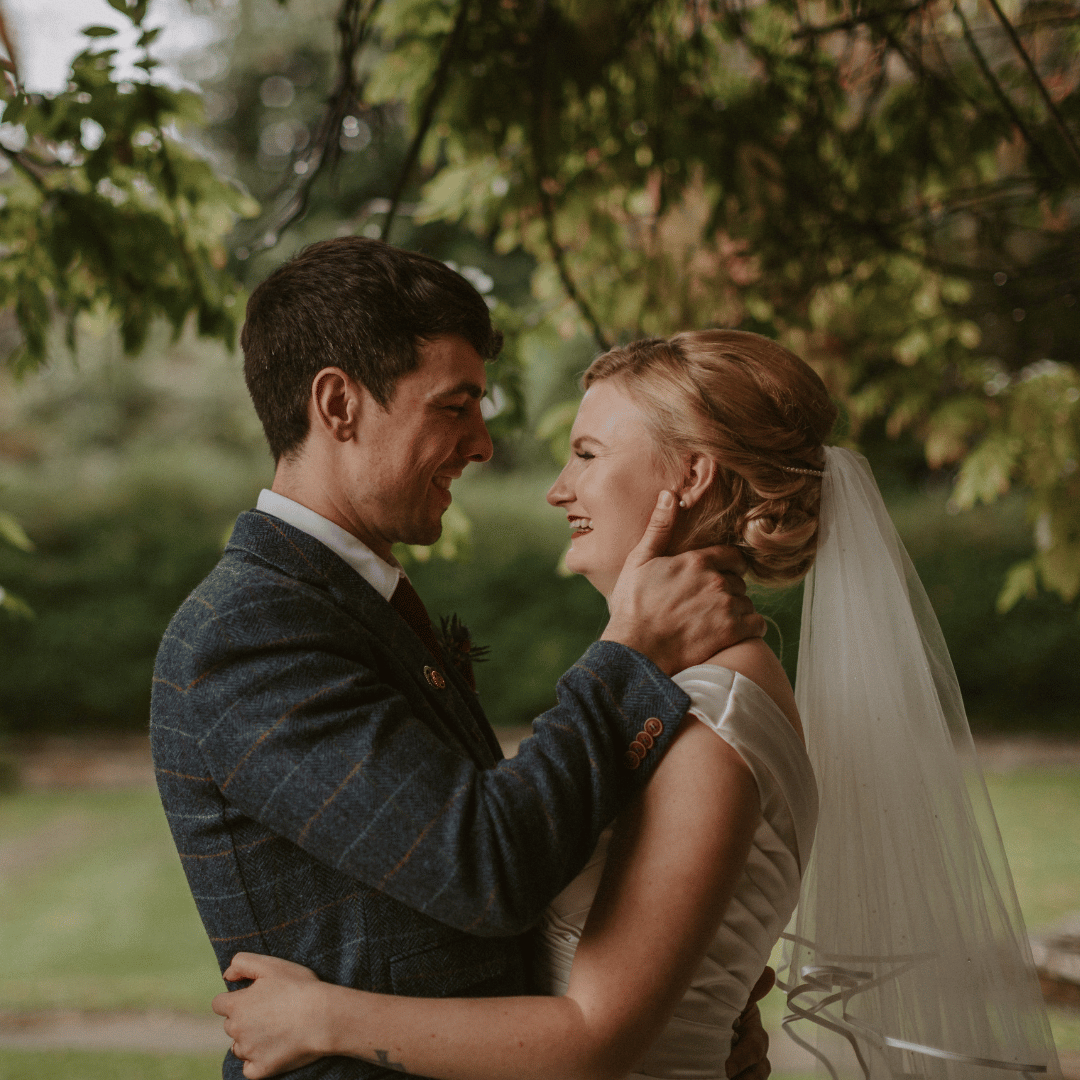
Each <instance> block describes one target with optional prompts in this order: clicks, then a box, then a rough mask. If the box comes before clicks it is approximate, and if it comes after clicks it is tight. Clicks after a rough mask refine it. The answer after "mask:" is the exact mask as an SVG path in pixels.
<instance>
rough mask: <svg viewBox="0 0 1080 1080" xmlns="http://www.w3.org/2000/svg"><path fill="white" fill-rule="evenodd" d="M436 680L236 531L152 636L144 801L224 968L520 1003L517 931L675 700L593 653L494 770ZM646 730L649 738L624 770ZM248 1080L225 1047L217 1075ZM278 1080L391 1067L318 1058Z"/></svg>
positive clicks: (248, 527) (312, 578) (350, 583)
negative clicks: (305, 973) (153, 774)
mask: <svg viewBox="0 0 1080 1080" xmlns="http://www.w3.org/2000/svg"><path fill="white" fill-rule="evenodd" d="M431 664H432V657H431V654H430V653H428V651H427V650H426V649H425V647H424V645H423V644H422V643H421V642H420V640H419V639H418V638H417V637H416V635H415V634H414V633H413V631H412V630H411V629H410V628H409V626H408V625H407V624H406V623H405V622H404V621H403V620H402V619H401V618H400V616H399V615H398V614H397V612H396V611H395V610H394V609H393V608H392V607H391V606H390V605H389V604H388V603H387V602H386V601H385V600H384V599H383V598H382V597H381V596H380V595H379V594H378V593H377V592H376V591H375V590H374V589H372V588H371V586H370V585H368V583H367V582H366V581H364V580H363V578H361V577H360V576H359V575H358V574H357V573H356V572H355V571H354V570H353V569H352V568H351V567H349V566H348V565H347V564H346V563H345V562H343V561H342V560H341V559H340V558H339V557H338V556H337V555H335V554H334V553H333V552H332V551H330V550H329V548H327V547H325V546H324V545H323V544H321V543H320V542H319V541H317V540H315V539H314V538H313V537H310V536H308V535H307V534H306V533H303V532H301V531H300V530H298V529H294V528H293V527H292V526H290V525H287V524H285V523H284V522H282V521H280V520H278V519H277V518H274V517H271V516H270V515H268V514H264V513H259V512H257V511H251V512H248V513H245V514H242V515H241V516H240V518H239V520H238V521H237V524H236V528H235V530H234V532H233V534H232V538H231V539H230V541H229V545H228V547H227V548H226V550H225V553H224V554H223V556H222V558H221V561H220V562H219V563H218V565H217V566H216V567H215V568H214V570H213V571H211V573H210V574H209V576H208V577H207V578H206V579H205V580H204V581H203V582H202V584H201V585H199V586H198V587H197V588H196V589H195V591H194V592H193V593H192V594H191V596H189V597H188V599H187V600H186V601H185V602H184V604H183V606H182V607H181V608H180V610H179V611H178V612H177V613H176V615H175V616H174V618H173V620H172V622H171V623H170V624H169V628H168V630H167V631H166V633H165V638H164V640H163V641H162V643H161V648H160V651H159V652H158V657H157V664H156V667H155V672H154V687H153V697H152V705H151V745H152V748H153V753H154V764H155V767H156V771H157V777H158V787H159V790H160V793H161V800H162V803H163V804H164V808H165V813H166V816H167V817H168V821H169V826H170V828H171V829H172V834H173V838H174V840H175V842H176V846H177V849H178V850H179V853H180V858H181V861H182V863H183V866H184V869H185V871H186V873H187V878H188V883H189V884H190V886H191V891H192V894H193V895H194V897H195V903H196V904H197V906H198V909H199V913H200V915H201V916H202V920H203V924H204V926H205V927H206V932H207V933H208V934H209V936H210V940H211V942H212V943H213V946H214V950H215V952H216V954H217V958H218V962H219V964H220V965H221V968H222V970H224V968H225V967H226V965H227V964H228V962H229V960H230V958H231V957H232V955H233V954H234V953H236V952H239V951H249V952H260V953H266V954H272V955H274V956H281V957H285V958H286V959H289V960H295V961H297V962H298V963H301V964H305V965H307V966H308V967H311V968H313V969H314V970H315V971H316V972H317V973H318V975H319V976H320V977H321V978H323V979H326V980H329V981H331V982H335V983H339V984H342V985H346V986H355V987H361V988H364V989H369V990H376V991H382V992H386V993H393V994H404V995H409V996H416V997H443V996H451V995H454V996H478V995H499V994H517V993H523V992H526V991H527V980H526V974H525V958H524V955H523V952H524V950H523V949H522V945H521V941H520V938H519V935H521V934H523V932H524V931H526V930H527V929H529V927H531V926H532V925H533V923H534V922H535V921H536V920H537V918H538V917H539V916H540V914H541V912H542V911H543V909H544V907H545V906H546V904H547V903H548V902H549V901H550V900H551V899H552V898H553V897H554V896H555V894H556V893H558V892H559V891H560V890H561V889H562V888H563V886H564V885H566V884H567V882H569V881H570V880H571V879H572V878H573V877H574V876H575V874H577V873H578V871H579V870H580V869H581V868H582V866H583V865H584V864H585V862H586V860H587V859H588V857H589V855H590V854H591V853H592V850H593V848H594V846H595V844H596V841H597V838H598V836H599V834H600V832H601V831H602V830H603V829H604V827H605V826H606V825H607V824H609V823H610V821H611V820H612V818H614V817H615V815H616V814H617V812H618V811H619V809H620V808H621V807H622V806H623V805H624V804H625V803H626V802H627V800H628V799H629V798H630V797H631V796H632V795H633V793H634V792H635V791H637V790H638V789H639V788H640V787H641V785H642V783H643V782H644V781H645V780H646V779H647V778H648V776H649V775H650V774H651V772H652V770H653V768H654V767H655V764H656V762H657V760H658V759H659V758H660V756H661V754H662V752H663V750H664V749H665V748H666V746H667V744H668V743H669V742H670V740H671V738H672V737H673V735H674V732H675V729H676V727H677V726H678V723H679V721H680V720H681V718H682V716H683V715H684V714H685V712H686V709H687V706H688V700H687V698H686V696H685V695H684V694H683V693H682V691H680V690H679V689H678V688H677V687H676V686H675V684H674V683H672V682H671V681H670V680H669V679H667V678H665V677H664V676H663V674H662V673H661V672H659V671H658V670H657V669H656V668H655V667H654V666H653V665H652V664H651V663H649V661H647V660H646V659H645V658H643V657H641V656H640V655H638V654H637V653H635V652H633V651H632V650H630V649H626V648H624V647H622V646H618V645H612V644H609V643H603V642H598V643H596V644H594V645H593V646H592V647H591V648H590V649H589V651H588V652H587V653H586V654H585V655H584V656H583V657H582V659H581V660H580V661H579V662H578V663H577V664H575V665H574V667H573V668H572V669H571V670H570V671H569V672H567V673H566V675H564V676H563V678H562V680H560V683H559V686H558V704H557V705H556V706H555V708H553V709H551V710H550V711H549V712H547V713H545V714H544V715H543V716H542V717H540V718H539V719H538V720H537V721H536V722H535V724H534V735H533V737H532V738H531V739H528V740H526V741H525V743H523V745H522V749H521V751H520V752H519V753H518V755H517V756H516V757H515V758H513V759H511V760H500V759H501V758H502V754H501V752H500V750H499V745H498V742H497V741H496V739H495V735H494V733H493V732H492V730H491V727H490V725H489V724H488V722H487V720H486V719H485V717H484V714H483V712H482V710H481V709H480V706H479V704H478V702H477V700H476V696H475V694H473V693H472V691H470V690H469V688H468V687H467V686H466V684H465V682H464V680H463V679H462V678H461V677H460V676H459V675H458V674H457V672H456V671H455V670H453V669H452V668H447V667H445V666H444V667H441V668H440V669H439V670H440V671H441V672H442V674H443V675H444V676H445V683H444V685H443V687H442V688H441V689H440V688H439V687H438V686H437V685H433V682H434V683H435V684H438V683H439V682H440V681H442V680H438V679H436V680H433V681H429V679H428V678H426V677H425V674H424V669H425V667H427V666H429V665H431ZM650 717H655V718H657V719H658V720H659V721H660V722H661V723H662V724H663V728H664V730H663V732H662V733H661V734H660V735H659V736H658V737H657V739H656V745H655V746H654V747H652V748H651V749H650V750H648V751H647V753H646V754H645V759H644V761H643V762H642V764H641V766H640V768H636V769H630V768H627V766H626V763H625V760H624V759H625V755H626V752H627V747H628V745H629V743H630V742H631V741H632V740H633V739H634V738H635V736H636V734H637V733H638V732H639V731H640V730H641V729H642V727H643V724H644V722H645V721H646V720H647V719H648V718H650ZM650 727H652V728H653V729H655V727H656V725H655V724H653V725H650ZM646 741H647V740H646ZM242 1075H243V1074H242V1065H241V1063H240V1062H239V1061H238V1060H237V1059H236V1058H235V1057H233V1056H232V1055H231V1054H229V1056H228V1057H227V1058H226V1059H225V1063H224V1067H223V1076H225V1077H227V1078H240V1077H242ZM289 1075H290V1076H296V1077H303V1078H305V1080H308V1078H315V1077H319V1078H321V1080H345V1078H350V1080H353V1078H357V1080H358V1078H361V1077H362V1078H368V1077H382V1076H385V1077H389V1076H392V1075H396V1076H400V1075H401V1071H400V1068H399V1069H396V1070H395V1069H394V1068H393V1063H392V1062H389V1061H388V1062H386V1063H385V1064H384V1065H374V1064H367V1063H364V1062H360V1061H356V1060H353V1059H347V1058H341V1057H332V1058H323V1059H321V1060H320V1061H318V1062H315V1063H314V1064H312V1065H309V1066H306V1067H305V1068H302V1069H298V1070H297V1071H296V1072H295V1073H290V1074H289Z"/></svg>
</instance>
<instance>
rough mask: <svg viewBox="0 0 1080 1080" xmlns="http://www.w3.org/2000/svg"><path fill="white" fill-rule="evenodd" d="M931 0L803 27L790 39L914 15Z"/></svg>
mask: <svg viewBox="0 0 1080 1080" xmlns="http://www.w3.org/2000/svg"><path fill="white" fill-rule="evenodd" d="M930 2H931V0H919V2H918V3H915V4H905V5H904V6H903V7H897V8H888V9H887V10H884V11H868V12H866V13H865V14H864V15H856V16H854V17H853V18H850V19H841V20H839V21H838V22H832V23H826V24H825V25H824V26H804V27H803V28H802V29H801V30H796V31H795V33H793V34H792V35H791V36H792V38H795V39H798V38H806V37H817V36H818V35H819V34H833V33H836V32H837V31H839V30H855V29H857V28H858V27H860V26H865V25H866V24H867V23H872V22H880V21H881V20H882V19H889V18H892V16H894V15H914V14H915V12H917V11H922V10H923V9H924V8H925V7H926V6H927V4H929V3H930Z"/></svg>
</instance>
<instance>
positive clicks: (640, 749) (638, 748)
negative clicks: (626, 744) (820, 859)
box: [630, 739, 645, 758]
mask: <svg viewBox="0 0 1080 1080" xmlns="http://www.w3.org/2000/svg"><path fill="white" fill-rule="evenodd" d="M630 749H631V750H632V751H633V752H634V753H635V754H637V756H638V757H639V758H643V757H644V756H645V747H644V746H642V744H641V743H639V742H638V741H637V739H635V740H634V741H633V742H632V743H631V744H630Z"/></svg>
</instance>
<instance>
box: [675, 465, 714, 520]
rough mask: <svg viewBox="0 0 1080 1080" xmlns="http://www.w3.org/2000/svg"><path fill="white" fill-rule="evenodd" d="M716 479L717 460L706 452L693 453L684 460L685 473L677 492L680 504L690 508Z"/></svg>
mask: <svg viewBox="0 0 1080 1080" xmlns="http://www.w3.org/2000/svg"><path fill="white" fill-rule="evenodd" d="M715 479H716V462H715V461H714V460H713V459H712V458H711V457H709V456H708V455H706V454H692V455H690V457H688V458H686V459H685V460H684V461H683V474H682V480H681V481H680V484H679V487H678V488H677V490H676V492H675V494H676V495H677V497H678V499H679V506H680V507H684V508H685V509H687V510H689V509H690V507H691V506H693V505H694V504H695V503H697V501H698V500H699V499H700V498H701V497H702V495H704V494H705V492H706V491H708V490H709V488H710V487H711V486H712V482H713V480H715Z"/></svg>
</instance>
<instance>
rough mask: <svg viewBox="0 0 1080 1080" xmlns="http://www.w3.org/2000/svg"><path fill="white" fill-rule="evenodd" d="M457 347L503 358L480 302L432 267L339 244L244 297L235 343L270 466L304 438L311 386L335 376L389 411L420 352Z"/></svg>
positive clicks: (282, 269)
mask: <svg viewBox="0 0 1080 1080" xmlns="http://www.w3.org/2000/svg"><path fill="white" fill-rule="evenodd" d="M444 334H457V335H459V336H460V337H463V338H464V339H465V340H466V341H467V342H469V344H470V345H472V347H473V348H474V349H476V351H477V352H478V353H479V354H480V355H481V356H482V357H483V358H484V359H485V360H492V359H494V358H495V357H496V356H497V355H498V353H499V350H500V349H501V348H502V334H501V333H500V332H499V331H498V330H496V329H494V328H493V327H492V325H491V317H490V315H489V313H488V308H487V304H486V303H485V302H484V298H483V297H482V296H481V295H480V294H479V293H478V292H477V291H476V289H474V288H473V287H472V285H470V284H469V282H468V281H466V280H465V279H464V278H463V277H462V276H461V275H460V274H457V273H455V272H454V271H453V270H451V269H450V268H449V267H448V266H446V265H445V264H444V263H441V262H439V260H438V259H433V258H431V257H430V256H428V255H420V254H417V253H416V252H413V251H402V250H401V249H400V248H394V247H391V246H390V245H389V244H384V243H382V241H380V240H367V239H364V238H363V237H359V236H345V237H341V238H340V239H337V240H323V241H321V242H320V243H317V244H312V245H311V246H310V247H306V248H304V250H303V251H301V252H299V254H297V255H295V256H293V258H291V259H290V260H289V261H288V262H286V263H284V264H283V265H282V266H279V267H278V268H277V270H275V271H274V272H273V273H272V274H271V275H270V276H269V277H268V278H267V279H266V280H265V281H264V282H263V283H262V284H261V285H259V286H258V288H257V289H256V290H255V291H254V292H253V293H252V294H251V298H250V299H249V300H248V303H247V318H246V320H245V322H244V329H243V331H242V332H241V334H240V344H241V346H242V347H243V350H244V380H245V381H246V382H247V387H248V392H249V393H250V394H251V400H252V401H253V402H254V404H255V412H256V413H258V416H259V419H260V420H261V421H262V426H263V431H264V432H265V433H266V441H267V442H268V443H269V444H270V452H271V453H272V454H273V455H274V460H275V461H277V460H278V459H279V458H281V457H282V456H283V455H287V454H289V453H291V452H293V451H295V450H296V449H298V448H299V447H300V445H301V444H302V443H303V441H304V440H305V439H306V438H307V434H308V413H307V406H308V400H309V397H310V394H311V383H312V380H313V379H314V378H315V376H316V374H317V373H318V372H319V371H321V370H322V369H323V368H325V367H339V368H341V370H342V371H345V372H347V373H348V374H349V375H350V376H351V377H352V378H354V379H356V381H357V382H359V383H362V384H363V385H364V386H366V387H367V389H368V390H369V391H370V393H371V396H372V397H373V398H375V400H376V401H377V402H378V403H379V404H380V405H382V407H383V408H386V407H387V406H388V405H389V404H390V399H391V398H392V397H393V395H394V389H395V387H396V386H397V382H398V379H400V378H401V376H402V375H406V374H408V373H409V372H410V371H415V370H416V368H417V367H418V365H419V363H420V356H419V353H418V352H417V345H418V344H420V343H422V342H425V341H430V340H431V339H432V338H436V337H440V336H442V335H444Z"/></svg>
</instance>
